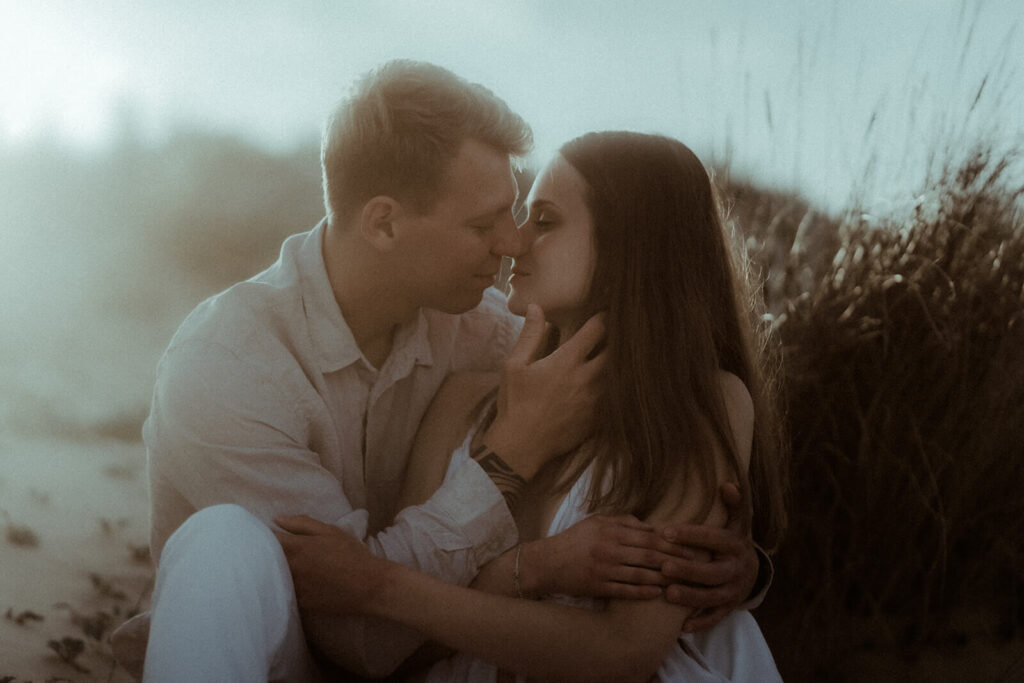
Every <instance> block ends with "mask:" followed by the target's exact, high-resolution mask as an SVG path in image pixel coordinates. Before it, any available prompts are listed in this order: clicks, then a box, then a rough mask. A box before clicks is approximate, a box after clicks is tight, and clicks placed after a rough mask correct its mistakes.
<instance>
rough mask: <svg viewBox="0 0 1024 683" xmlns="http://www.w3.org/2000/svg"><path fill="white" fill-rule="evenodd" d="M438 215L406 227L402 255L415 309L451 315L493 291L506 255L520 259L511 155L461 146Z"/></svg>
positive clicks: (414, 219) (413, 218) (414, 218)
mask: <svg viewBox="0 0 1024 683" xmlns="http://www.w3.org/2000/svg"><path fill="white" fill-rule="evenodd" d="M440 192H441V194H440V198H439V200H438V201H437V203H436V205H435V206H434V207H433V209H432V210H431V211H430V212H429V213H427V214H422V215H417V214H410V215H409V217H408V218H407V219H406V220H405V225H404V230H403V236H402V239H401V240H400V241H399V246H398V248H399V249H400V250H401V251H400V257H401V258H402V259H403V262H404V263H408V268H407V269H406V270H405V272H404V273H403V282H404V284H405V288H404V289H405V291H406V292H409V295H410V296H411V297H413V298H414V299H415V300H416V301H415V303H416V305H418V306H421V307H426V308H434V309H437V310H441V311H444V312H446V313H463V312H465V311H468V310H470V309H472V308H474V307H476V306H477V304H479V303H480V299H481V298H482V297H483V292H484V290H485V289H487V288H488V287H490V286H491V285H492V284H494V278H495V275H497V273H498V270H499V268H500V266H501V257H502V256H516V255H517V253H518V248H519V247H518V245H519V236H518V233H517V230H516V225H515V221H514V220H513V217H512V206H513V204H514V203H515V200H516V195H517V189H516V182H515V176H513V174H512V167H511V164H510V162H509V157H508V155H507V154H503V153H502V152H500V151H498V150H495V149H493V148H491V147H488V146H487V145H484V144H482V143H480V142H477V141H475V140H466V141H465V142H463V143H462V147H461V148H460V149H459V153H458V155H457V156H456V157H455V159H454V161H453V163H452V165H451V167H450V168H449V170H448V173H447V175H446V177H445V178H444V179H443V180H442V183H441V191H440Z"/></svg>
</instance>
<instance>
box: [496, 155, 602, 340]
mask: <svg viewBox="0 0 1024 683" xmlns="http://www.w3.org/2000/svg"><path fill="white" fill-rule="evenodd" d="M585 193H586V183H585V181H584V180H583V177H582V176H581V175H580V174H579V172H578V171H577V170H576V169H575V168H573V167H572V166H571V165H570V164H569V163H568V162H567V161H566V160H565V159H563V158H562V157H561V156H560V155H559V156H556V157H555V158H554V159H552V160H551V162H549V163H548V165H547V166H545V167H544V168H543V169H542V170H541V172H540V174H539V175H538V176H537V179H536V180H535V181H534V183H533V188H532V189H531V190H530V194H529V196H528V197H527V198H526V205H527V207H528V208H529V211H530V214H529V218H527V220H526V222H525V223H524V224H523V225H522V226H521V227H520V228H519V235H520V238H521V239H522V249H523V254H522V255H521V256H520V257H518V258H516V259H515V265H514V266H513V267H512V278H511V280H509V284H510V286H511V293H510V294H509V298H508V308H509V310H510V311H512V312H513V313H516V314H518V315H523V314H525V313H526V306H527V304H530V303H535V304H537V305H538V306H540V307H541V308H542V309H543V311H544V315H545V317H546V318H547V320H548V321H549V322H551V323H554V324H555V325H556V326H558V327H575V326H578V325H580V324H582V323H583V322H584V321H583V320H581V319H580V316H581V314H582V306H583V301H584V299H585V297H586V295H587V290H588V289H589V287H590V279H591V275H592V274H593V270H594V256H595V253H594V222H593V219H592V218H591V216H590V211H589V210H588V209H587V206H586V202H585V200H584V195H585Z"/></svg>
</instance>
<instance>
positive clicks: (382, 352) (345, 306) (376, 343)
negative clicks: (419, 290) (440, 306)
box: [323, 230, 418, 368]
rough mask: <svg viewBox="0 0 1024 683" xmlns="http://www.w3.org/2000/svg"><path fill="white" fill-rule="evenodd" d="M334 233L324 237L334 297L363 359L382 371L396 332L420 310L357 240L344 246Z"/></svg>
mask: <svg viewBox="0 0 1024 683" xmlns="http://www.w3.org/2000/svg"><path fill="white" fill-rule="evenodd" d="M343 239H344V237H342V236H340V235H338V234H337V231H335V230H328V231H327V234H326V235H325V236H324V250H323V255H324V265H325V266H326V268H327V279H328V280H329V281H330V283H331V289H332V290H333V292H334V298H335V300H336V301H337V302H338V306H339V308H341V313H342V315H343V316H344V317H345V322H346V323H347V324H348V327H349V330H351V332H352V337H353V338H354V339H355V341H356V344H357V345H358V346H359V350H360V351H362V353H363V356H365V357H366V360H368V361H369V362H370V364H372V365H373V366H374V367H375V368H380V367H381V366H382V365H383V364H384V361H385V360H387V357H388V354H390V353H391V347H392V344H393V343H394V336H395V332H396V331H397V330H398V328H399V327H401V326H402V325H403V324H404V323H406V322H408V321H410V320H412V319H413V317H414V316H415V315H416V313H417V311H418V309H417V308H416V307H414V306H411V305H410V304H408V303H407V302H405V301H404V299H403V297H402V296H401V295H400V293H399V292H398V291H397V290H396V289H395V287H394V282H393V279H392V278H390V277H389V276H388V274H387V272H386V271H384V270H382V269H381V268H379V267H378V266H377V265H376V264H371V263H369V259H368V258H366V256H367V255H366V254H361V253H360V252H359V249H360V245H359V244H357V241H356V240H352V241H351V242H350V243H348V244H344V245H341V244H340V241H341V240H343Z"/></svg>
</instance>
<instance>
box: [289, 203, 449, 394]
mask: <svg viewBox="0 0 1024 683" xmlns="http://www.w3.org/2000/svg"><path fill="white" fill-rule="evenodd" d="M326 229H327V219H326V218H325V219H323V220H321V221H320V223H319V224H318V225H317V226H316V227H315V228H314V229H313V230H312V231H311V232H309V233H308V234H307V235H306V238H305V239H304V240H303V242H302V243H301V244H300V245H299V248H298V251H297V253H296V266H297V268H298V272H299V278H300V282H301V289H302V304H303V307H304V308H305V314H306V323H307V325H308V329H309V333H310V337H311V338H312V341H313V344H314V345H315V346H316V349H317V352H318V354H319V356H320V370H321V371H322V372H324V373H325V374H326V373H329V372H335V371H337V370H341V369H342V368H345V367H348V366H349V365H352V364H353V363H356V362H358V361H363V362H364V363H366V366H367V367H370V364H369V363H368V362H366V360H365V358H364V357H363V353H362V351H360V350H359V345H358V344H356V340H355V337H354V336H353V335H352V330H351V329H350V328H349V326H348V323H347V322H345V317H344V315H343V314H342V312H341V308H340V307H339V306H338V301H337V299H335V298H334V290H333V289H331V282H330V280H329V279H328V278H327V267H326V266H325V265H324V256H323V241H324V233H325V232H326ZM428 332H429V324H428V322H427V317H426V315H425V314H424V312H423V310H422V309H420V310H419V311H418V312H417V314H416V317H415V318H413V319H412V320H411V321H409V322H407V323H405V324H404V325H402V326H401V327H400V328H399V329H398V331H397V332H396V333H395V342H394V346H393V347H392V349H391V354H390V355H389V356H388V359H387V360H386V361H385V363H384V366H385V367H388V366H390V370H389V372H390V374H392V375H394V376H396V377H402V376H404V375H405V374H407V373H408V372H409V371H410V370H411V369H412V366H413V364H416V363H418V364H421V365H431V364H432V363H433V353H432V352H431V348H430V337H429V333H428Z"/></svg>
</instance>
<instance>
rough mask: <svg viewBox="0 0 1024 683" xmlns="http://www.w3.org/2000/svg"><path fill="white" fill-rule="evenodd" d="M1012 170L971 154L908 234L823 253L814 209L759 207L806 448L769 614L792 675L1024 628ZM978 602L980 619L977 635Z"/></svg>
mask: <svg viewBox="0 0 1024 683" xmlns="http://www.w3.org/2000/svg"><path fill="white" fill-rule="evenodd" d="M1012 161H1013V159H1012V158H1011V157H993V156H992V155H990V154H989V153H986V152H979V153H977V154H975V155H973V156H972V157H970V158H969V159H968V160H967V161H966V162H965V163H963V164H962V165H960V166H958V167H955V168H950V169H948V170H947V172H946V173H944V174H943V176H942V177H941V178H940V179H939V180H938V182H937V183H936V184H935V185H934V186H933V187H932V188H930V191H929V192H928V193H926V195H922V198H923V199H922V201H921V202H920V203H919V205H918V206H917V208H916V210H915V211H914V212H913V215H911V216H909V217H907V218H905V219H902V220H899V219H892V220H888V221H877V220H876V221H873V222H872V223H869V222H868V221H867V219H865V218H861V217H854V216H853V215H851V216H850V217H848V218H847V219H846V220H845V221H843V222H842V224H841V225H838V226H836V228H837V229H834V230H831V231H829V230H828V229H827V226H826V229H825V232H827V233H829V234H832V235H837V236H838V240H837V243H836V244H835V247H834V248H833V249H831V250H827V251H823V249H822V245H825V246H826V247H827V239H823V238H821V237H819V236H818V235H816V232H817V231H818V230H819V227H818V221H819V219H818V217H815V216H814V214H813V213H812V212H810V211H809V210H807V209H799V210H794V207H792V206H789V207H788V208H787V206H783V207H782V209H780V210H777V211H776V212H774V214H772V213H769V214H767V215H768V216H770V219H769V220H768V222H767V223H766V221H765V218H764V217H761V218H759V217H758V216H757V215H756V214H755V215H753V219H752V220H751V218H750V215H751V214H750V212H749V211H748V220H751V223H750V229H749V234H751V235H752V236H754V239H753V240H751V243H752V245H753V246H755V247H757V248H755V249H753V250H752V255H753V257H754V258H755V259H758V260H759V261H760V262H761V263H762V264H764V266H765V267H766V268H768V269H770V270H769V271H768V272H770V273H771V276H770V277H769V278H767V281H766V285H767V287H766V292H767V296H768V298H769V302H768V303H769V307H770V309H772V310H774V311H776V312H777V317H776V320H775V328H776V331H777V333H778V336H779V338H780V339H781V342H782V345H783V354H784V358H785V364H784V367H785V387H786V396H787V401H786V403H787V405H786V408H787V414H788V429H789V432H790V436H791V439H792V463H791V467H790V471H791V475H792V476H791V482H792V505H791V528H790V531H789V534H788V538H787V540H786V542H785V544H784V546H783V547H782V548H781V549H780V552H779V555H778V557H777V580H776V583H775V584H774V586H773V588H772V591H771V593H770V596H769V600H768V603H767V604H766V606H765V608H764V611H763V612H762V614H761V620H762V623H763V624H764V626H765V629H766V631H767V633H768V634H769V636H770V637H771V639H772V641H773V645H774V648H773V649H774V651H775V652H776V655H777V656H778V658H779V660H780V665H781V667H782V669H783V671H784V673H786V674H787V680H818V679H822V678H826V679H833V680H841V679H842V672H843V671H844V669H845V667H846V665H847V664H848V663H849V661H850V657H851V656H853V655H855V654H856V653H858V652H862V651H864V650H870V649H877V648H882V649H885V650H888V651H891V652H893V653H899V654H900V655H902V656H909V657H913V656H914V655H916V654H918V653H920V652H922V651H923V650H924V649H925V648H927V647H931V646H935V645H943V646H948V645H949V644H951V643H952V644H957V643H960V644H962V643H965V642H967V640H968V639H970V638H972V637H975V636H978V637H988V638H995V637H1002V638H1009V637H1011V636H1014V635H1015V634H1018V633H1019V632H1020V630H1021V626H1022V625H1024V548H1022V546H1021V544H1020V539H1021V538H1024V497H1021V495H1020V491H1021V490H1022V489H1024V217H1022V213H1021V210H1020V206H1021V205H1020V201H1019V200H1020V197H1021V195H1022V193H1024V188H1022V187H1020V186H1015V185H1014V184H1012V183H1011V182H1010V180H1009V178H1008V177H1007V170H1008V169H1009V168H1011V166H1012ZM1018 181H1019V179H1018ZM787 211H788V213H786V212H787ZM805 236H807V238H808V239H816V240H817V245H816V246H814V247H809V246H808V245H807V244H806V243H802V240H803V239H804V237H805ZM762 245H767V246H762ZM828 256H831V258H830V259H829V258H828ZM965 605H970V606H971V608H972V609H971V613H972V614H976V613H979V612H980V613H983V614H986V615H987V616H986V618H985V619H984V620H983V623H981V624H980V625H973V626H969V625H967V624H966V622H964V621H963V619H962V617H963V616H964V610H963V607H964V606H965Z"/></svg>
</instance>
